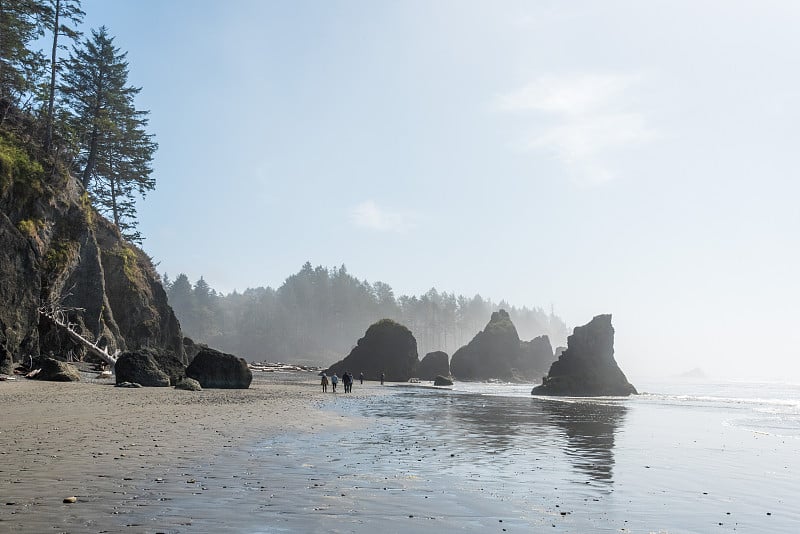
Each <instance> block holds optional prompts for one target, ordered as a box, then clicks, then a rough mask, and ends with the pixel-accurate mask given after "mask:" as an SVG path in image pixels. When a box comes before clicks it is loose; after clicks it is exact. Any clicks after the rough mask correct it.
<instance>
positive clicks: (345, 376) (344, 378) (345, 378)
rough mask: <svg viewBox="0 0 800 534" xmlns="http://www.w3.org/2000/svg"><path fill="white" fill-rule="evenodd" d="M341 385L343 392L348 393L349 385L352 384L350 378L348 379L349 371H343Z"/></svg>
mask: <svg viewBox="0 0 800 534" xmlns="http://www.w3.org/2000/svg"><path fill="white" fill-rule="evenodd" d="M342 383H343V384H344V392H345V393H350V384H352V383H353V382H352V378H350V371H345V372H344V374H343V375H342Z"/></svg>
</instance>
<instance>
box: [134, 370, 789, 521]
mask: <svg viewBox="0 0 800 534" xmlns="http://www.w3.org/2000/svg"><path fill="white" fill-rule="evenodd" d="M365 387H367V386H365ZM369 387H371V388H373V389H376V390H379V391H378V392H377V394H374V395H366V396H358V395H357V394H358V388H359V385H358V384H357V385H356V395H352V396H351V395H344V394H340V393H337V394H336V395H332V394H327V395H326V396H325V397H323V398H324V399H326V404H325V406H326V410H327V411H328V413H329V417H330V421H331V425H329V426H328V429H327V430H324V431H322V432H319V433H288V434H284V435H281V436H279V437H277V438H272V439H269V440H265V441H264V442H263V443H257V444H254V445H253V446H252V447H250V448H247V449H238V450H231V451H230V452H229V453H227V454H226V455H225V456H218V457H215V462H216V465H215V464H212V465H207V466H194V470H193V471H192V472H196V473H197V478H198V481H201V480H202V481H204V483H205V485H206V486H207V491H205V492H195V493H193V494H192V495H186V496H176V497H175V498H174V499H172V500H171V501H170V502H169V503H168V505H167V507H166V508H164V509H163V510H160V511H159V514H158V517H157V518H156V519H155V522H154V523H153V522H151V524H154V525H159V526H160V528H161V529H162V530H163V531H168V532H190V531H191V532H210V531H216V530H220V529H221V530H226V529H227V530H228V531H235V532H316V531H327V532H376V531H383V532H403V533H405V532H434V531H436V532H451V531H465V532H472V531H477V530H481V531H487V532H503V531H506V532H541V531H547V532H576V533H578V532H580V533H583V532H645V533H647V532H687V533H708V532H787V533H789V532H791V533H794V532H798V531H799V529H798V527H800V507H798V502H800V500H799V499H800V477H798V475H800V473H798V467H799V465H798V463H799V462H798V458H799V457H800V456H798V453H800V432H799V431H798V430H800V424H799V423H798V408H800V402H799V401H798V399H800V388H798V387H797V386H791V385H753V384H739V385H735V384H734V385H730V384H723V385H720V384H705V385H702V384H688V385H687V384H684V385H669V384H645V385H644V386H643V387H642V388H641V389H642V390H643V391H644V392H645V393H644V394H642V395H639V396H636V397H631V398H628V399H619V398H600V399H592V400H586V399H548V398H538V397H531V396H530V387H529V386H517V385H510V384H479V383H469V384H461V383H456V385H455V386H454V388H453V389H452V390H442V389H434V388H429V387H419V386H406V385H395V386H387V387H384V388H381V387H379V386H375V385H370V386H369ZM320 395H322V394H320ZM342 422H344V423H345V424H346V426H342V425H341V424H340V423H342ZM221 464H225V467H224V468H221ZM231 466H233V469H232V468H231ZM219 472H227V473H230V472H236V473H239V474H238V475H236V476H235V477H233V478H228V479H226V480H224V481H223V480H219V479H216V480H215V476H216V474H217V473H219ZM204 489H205V488H204ZM201 503H208V506H207V507H206V508H203V506H200V507H199V508H198V505H199V504H201ZM187 509H191V510H193V512H192V518H191V522H190V524H189V523H187V522H186V520H185V517H184V515H183V514H185V513H186V510H187ZM198 510H199V511H198ZM151 515H152V514H151ZM132 519H135V518H132ZM164 526H167V527H169V528H167V529H164V528H163V527H164ZM148 531H149V530H148Z"/></svg>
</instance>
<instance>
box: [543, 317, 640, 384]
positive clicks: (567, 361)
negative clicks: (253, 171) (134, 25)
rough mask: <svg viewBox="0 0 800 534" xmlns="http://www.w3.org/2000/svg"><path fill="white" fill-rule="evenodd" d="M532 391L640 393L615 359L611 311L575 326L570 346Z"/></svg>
mask: <svg viewBox="0 0 800 534" xmlns="http://www.w3.org/2000/svg"><path fill="white" fill-rule="evenodd" d="M531 394H532V395H558V396H574V397H600V396H627V395H636V394H637V392H636V388H635V387H633V385H631V383H630V382H628V379H627V378H626V377H625V373H623V372H622V370H621V369H620V368H619V365H617V361H616V360H615V359H614V327H613V326H611V315H610V314H609V315H598V316H597V317H595V318H594V319H592V320H591V321H589V323H588V324H585V325H583V326H577V327H575V331H574V332H573V333H572V335H571V336H569V338H568V339H567V349H566V350H565V351H563V352H562V353H561V355H560V356H559V358H558V360H557V361H555V362H553V365H551V366H550V372H549V373H548V374H547V376H545V377H544V380H543V382H542V385H540V386H536V387H535V388H533V391H531Z"/></svg>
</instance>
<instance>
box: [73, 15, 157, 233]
mask: <svg viewBox="0 0 800 534" xmlns="http://www.w3.org/2000/svg"><path fill="white" fill-rule="evenodd" d="M126 55H127V52H120V50H119V48H116V47H115V46H114V38H113V37H111V36H109V34H108V31H107V30H106V28H105V27H101V28H100V29H99V30H97V31H95V30H92V36H91V38H88V39H86V40H85V41H84V42H83V43H82V45H81V46H76V47H73V51H72V53H71V54H70V58H69V61H68V65H69V69H68V71H67V72H66V73H65V75H64V82H65V83H64V84H62V85H61V90H62V92H63V93H64V95H65V98H66V100H67V102H68V103H69V105H70V107H71V108H72V110H73V113H74V119H75V120H74V122H75V125H76V126H75V128H76V130H77V131H78V133H79V139H80V143H81V153H80V157H79V158H78V162H77V163H78V166H79V169H78V171H79V173H80V175H81V182H82V183H83V186H84V187H85V188H86V190H87V191H89V192H90V194H91V195H92V197H93V199H94V200H95V202H96V204H97V207H98V209H99V210H100V211H101V212H102V213H104V214H106V215H109V216H110V217H111V219H112V220H113V222H114V224H115V225H116V226H117V228H118V229H119V230H120V232H122V234H123V235H124V236H125V237H127V238H128V239H130V240H133V241H140V240H141V235H140V234H139V233H138V232H137V231H136V230H135V228H136V196H137V195H142V196H144V195H145V194H146V193H147V191H150V190H152V189H154V188H155V180H154V179H153V178H152V176H151V174H152V167H151V165H150V164H151V162H152V159H153V153H154V152H155V150H156V148H157V146H158V145H156V143H154V142H153V139H152V136H151V135H149V134H147V132H146V130H145V127H146V126H147V115H148V113H149V112H147V111H139V110H137V109H136V108H135V106H134V102H133V99H134V97H135V96H136V95H137V94H138V93H139V91H141V88H138V87H132V86H130V85H128V63H127V61H126V60H125V57H126ZM80 167H82V169H81V168H80Z"/></svg>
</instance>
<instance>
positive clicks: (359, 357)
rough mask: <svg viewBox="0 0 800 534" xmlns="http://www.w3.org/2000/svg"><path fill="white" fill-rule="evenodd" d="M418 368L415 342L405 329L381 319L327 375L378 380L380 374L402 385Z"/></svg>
mask: <svg viewBox="0 0 800 534" xmlns="http://www.w3.org/2000/svg"><path fill="white" fill-rule="evenodd" d="M417 365H419V355H418V354H417V340H416V339H415V338H414V335H413V334H412V333H411V331H410V330H409V329H408V328H406V327H405V326H403V325H401V324H400V323H397V322H395V321H392V320H391V319H381V320H380V321H378V322H377V323H374V324H373V325H371V326H370V327H369V328H367V332H366V333H365V334H364V337H362V338H361V339H359V340H358V344H357V345H356V346H355V348H353V350H351V351H350V354H348V355H347V356H346V357H345V358H344V359H343V360H339V361H338V362H336V363H334V364H333V365H331V366H330V367H329V368H328V370H327V371H326V372H327V373H328V374H332V373H338V374H339V376H341V375H342V373H345V372H347V371H350V372H351V373H353V375H355V376H358V375H359V373H364V376H365V377H366V378H368V379H371V380H378V379H379V378H380V377H381V374H383V375H384V378H385V379H386V380H389V381H392V382H405V381H407V380H408V379H409V378H411V377H413V376H414V371H416V369H417Z"/></svg>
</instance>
